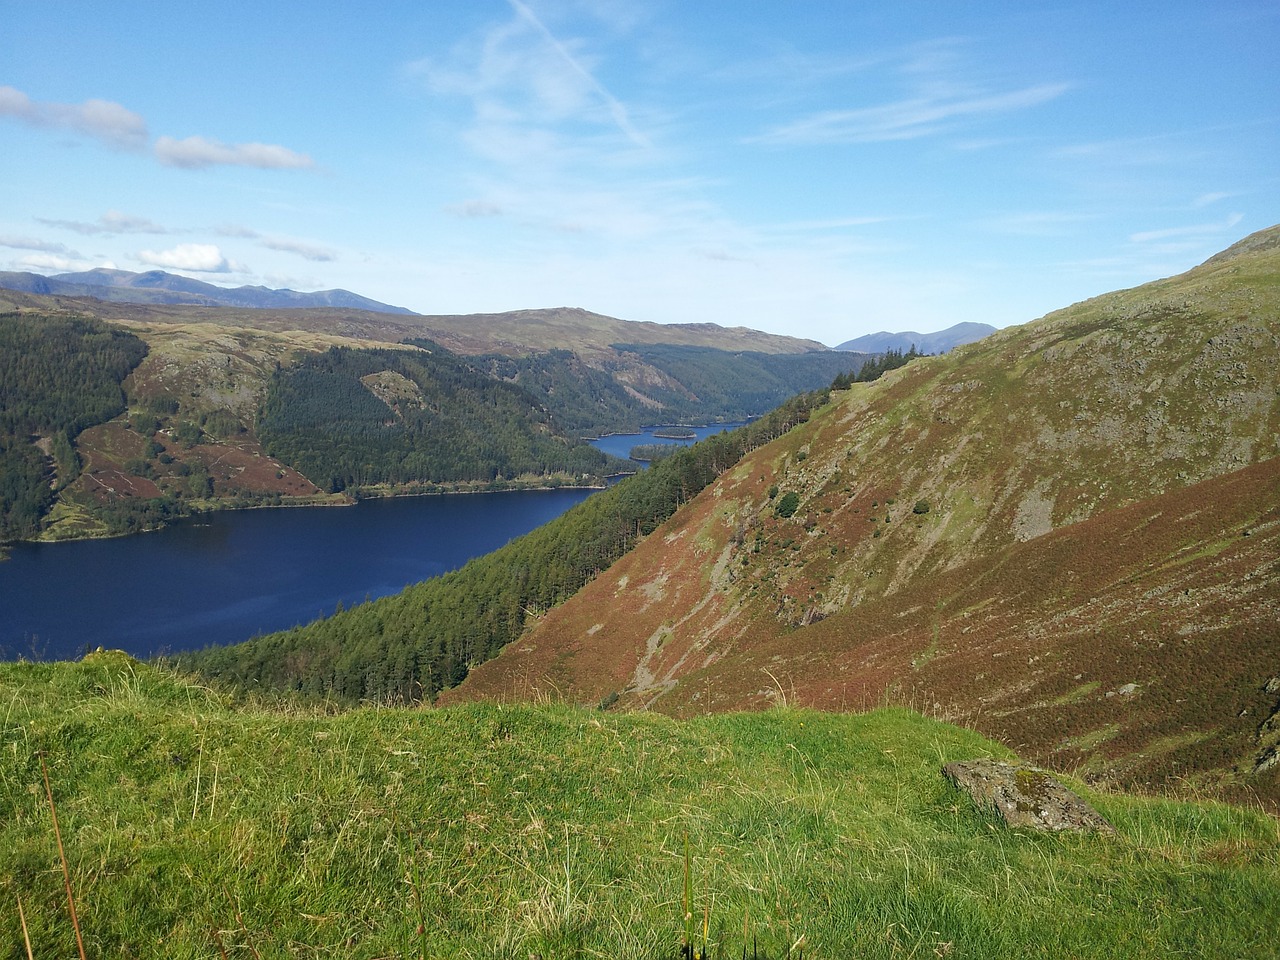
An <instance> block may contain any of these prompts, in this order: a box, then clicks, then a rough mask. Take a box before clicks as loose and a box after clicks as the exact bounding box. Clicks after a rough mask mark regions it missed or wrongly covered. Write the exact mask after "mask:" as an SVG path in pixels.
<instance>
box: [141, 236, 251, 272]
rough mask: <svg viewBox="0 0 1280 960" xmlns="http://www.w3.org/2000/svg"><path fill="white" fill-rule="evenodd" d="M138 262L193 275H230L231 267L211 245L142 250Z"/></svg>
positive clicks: (199, 244) (182, 244)
mask: <svg viewBox="0 0 1280 960" xmlns="http://www.w3.org/2000/svg"><path fill="white" fill-rule="evenodd" d="M136 259H137V260H138V261H139V262H141V263H146V264H150V265H151V266H153V267H164V268H166V269H170V270H190V271H193V272H195V273H231V272H232V269H233V265H232V264H231V263H230V261H228V260H227V258H226V257H224V256H223V255H222V251H221V250H219V249H218V248H217V247H216V246H214V245H213V244H211V243H180V244H178V245H177V246H176V247H174V248H173V249H171V250H142V251H140V252H139V253H138V255H137V258H136Z"/></svg>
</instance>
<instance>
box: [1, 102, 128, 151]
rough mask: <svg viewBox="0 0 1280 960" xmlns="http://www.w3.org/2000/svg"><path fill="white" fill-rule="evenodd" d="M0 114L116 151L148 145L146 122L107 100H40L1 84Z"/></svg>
mask: <svg viewBox="0 0 1280 960" xmlns="http://www.w3.org/2000/svg"><path fill="white" fill-rule="evenodd" d="M0 117H11V118H13V119H15V120H19V121H21V122H23V123H27V124H30V125H31V126H34V127H49V128H52V129H57V130H69V131H71V132H73V133H78V134H80V135H82V136H86V137H91V138H92V139H95V140H98V141H100V142H102V143H104V144H106V145H107V146H109V147H113V148H115V149H119V150H142V149H145V147H146V145H147V139H148V134H147V122H146V121H145V120H143V119H142V117H140V116H138V114H136V113H134V112H133V111H132V110H128V109H126V108H125V107H122V106H121V105H120V104H118V103H113V102H112V101H110V100H85V101H84V102H83V103H52V102H41V101H38V100H32V99H31V98H30V97H29V96H27V95H26V94H25V93H23V92H22V91H21V90H18V89H16V88H14V87H0Z"/></svg>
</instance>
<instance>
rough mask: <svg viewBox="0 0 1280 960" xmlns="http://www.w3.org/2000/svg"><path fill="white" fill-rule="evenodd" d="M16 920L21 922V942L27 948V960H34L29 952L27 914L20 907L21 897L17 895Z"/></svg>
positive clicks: (29, 941)
mask: <svg viewBox="0 0 1280 960" xmlns="http://www.w3.org/2000/svg"><path fill="white" fill-rule="evenodd" d="M18 922H19V923H21V924H22V943H23V945H25V946H26V948H27V960H35V955H34V954H33V953H32V952H31V934H30V933H28V932H27V915H26V913H25V912H23V909H22V897H21V896H19V897H18Z"/></svg>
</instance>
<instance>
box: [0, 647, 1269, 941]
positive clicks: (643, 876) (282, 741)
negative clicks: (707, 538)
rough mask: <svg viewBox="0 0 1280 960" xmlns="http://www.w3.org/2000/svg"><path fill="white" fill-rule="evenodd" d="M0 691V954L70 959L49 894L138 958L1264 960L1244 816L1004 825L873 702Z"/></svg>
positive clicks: (102, 656) (114, 662) (1255, 871)
mask: <svg viewBox="0 0 1280 960" xmlns="http://www.w3.org/2000/svg"><path fill="white" fill-rule="evenodd" d="M0 696H2V697H3V698H4V702H5V704H6V709H5V714H4V717H5V719H4V723H3V726H0V748H2V749H3V751H4V754H5V756H6V758H7V760H6V762H5V764H3V765H0V803H3V805H4V810H5V812H6V813H5V817H4V818H3V820H0V891H2V892H3V896H4V897H5V901H6V907H5V909H3V910H0V942H3V943H4V944H5V945H6V948H7V953H8V954H9V955H12V956H15V957H16V956H26V955H27V954H28V950H29V951H30V953H31V954H32V955H34V956H37V957H51V956H60V957H65V956H75V955H77V945H76V934H75V933H74V931H73V928H72V922H71V920H70V916H69V909H68V888H69V890H70V902H71V903H72V904H73V905H74V907H75V912H76V916H77V919H78V926H79V929H80V930H81V931H82V937H83V941H84V947H85V953H86V954H87V955H88V956H91V957H117V956H118V957H135V958H138V960H144V958H151V957H165V958H170V957H206V956H226V957H273V956H285V955H307V956H348V957H367V958H374V957H392V956H395V957H408V956H415V957H439V956H450V957H478V956H503V957H526V956H544V957H574V958H585V957H599V956H607V957H616V958H635V960H641V958H644V960H651V958H672V960H675V958H677V957H679V956H681V955H682V954H681V951H682V943H684V942H687V943H688V945H689V948H690V949H689V951H688V952H685V953H684V954H683V955H684V956H689V955H691V954H693V953H695V951H696V953H697V954H702V955H706V956H713V957H737V956H741V955H744V954H747V951H748V949H749V951H750V952H749V954H747V955H750V956H753V957H770V958H782V957H787V956H789V957H794V958H796V960H799V958H800V957H807V956H813V957H866V958H886V960H887V958H890V957H900V956H924V957H929V956H956V957H972V958H1006V957H1013V956H1016V957H1040V958H1055V960H1056V958H1059V957H1077V958H1082V960H1086V958H1106V957H1116V956H1124V957H1130V958H1151V960H1157V958H1158V960H1164V958H1166V957H1170V956H1179V955H1181V956H1216V955H1223V954H1224V953H1226V954H1228V955H1230V956H1232V957H1239V958H1255V957H1256V958H1263V957H1270V956H1272V955H1273V953H1274V934H1275V930H1274V920H1275V917H1276V916H1277V913H1278V912H1280V902H1278V900H1277V896H1278V894H1277V891H1278V890H1280V882H1278V881H1280V837H1278V836H1277V832H1276V823H1275V821H1274V820H1273V819H1272V818H1270V817H1267V816H1265V815H1264V814H1262V813H1260V812H1258V811H1256V810H1246V809H1239V808H1232V807H1226V806H1221V805H1216V804H1211V803H1195V804H1191V803H1177V802H1172V801H1168V800H1158V799H1143V798H1137V797H1131V796H1125V795H1123V794H1119V793H1113V792H1093V791H1084V792H1086V793H1087V795H1088V799H1090V800H1091V801H1092V802H1093V803H1094V804H1095V806H1096V807H1097V808H1098V810H1099V812H1100V813H1101V814H1102V815H1103V816H1105V817H1106V818H1107V819H1108V820H1109V821H1110V822H1111V823H1112V824H1113V825H1114V826H1115V830H1116V834H1115V835H1114V836H1105V835H1075V834H1072V835H1043V834H1031V833H1028V832H1026V831H1022V830H1017V831H1014V830H1009V829H1007V828H1005V827H1003V826H1001V825H1000V824H999V822H998V821H997V820H996V819H995V818H994V817H993V816H992V815H990V814H989V813H987V812H984V811H981V810H979V809H977V808H975V807H974V806H973V805H972V804H971V803H970V802H969V800H968V798H967V797H964V796H963V795H961V794H960V793H958V792H957V791H956V790H954V789H953V788H952V787H951V786H950V785H949V784H948V783H947V782H946V781H945V780H944V779H943V777H942V776H941V775H940V768H941V766H942V765H943V764H944V763H946V762H949V761H953V760H966V759H971V758H978V757H988V756H994V757H998V758H1008V757H1009V756H1010V754H1009V751H1008V750H1007V749H1006V748H1004V747H1002V746H999V745H998V744H995V743H992V742H989V741H987V740H984V739H983V738H982V737H980V736H979V735H977V734H976V733H974V732H972V731H968V730H962V729H959V728H957V727H954V726H950V725H947V724H944V723H940V722H938V721H935V720H930V719H926V718H925V717H922V716H920V715H918V714H914V713H911V712H908V711H905V710H901V709H889V710H878V711H874V712H872V713H869V714H865V715H861V716H849V715H834V714H820V713H814V712H810V711H799V710H793V709H779V710H772V711H768V712H764V713H757V714H727V715H721V716H716V717H706V718H698V719H695V720H690V721H676V720H672V719H670V718H667V717H662V716H659V715H655V714H612V713H602V712H600V711H597V710H582V709H572V708H568V707H564V706H554V705H549V706H542V707H514V708H513V707H503V706H499V705H495V704H472V705H466V706H462V707H457V708H452V709H448V710H406V709H388V708H368V709H362V710H352V711H346V712H342V713H336V714H335V713H332V712H330V711H325V710H314V711H311V710H306V709H301V708H298V707H297V706H296V705H295V706H285V705H271V704H265V703H255V702H237V701H233V700H231V699H229V698H227V697H225V696H222V695H219V694H217V693H215V692H213V691H211V690H210V689H208V688H207V687H204V686H200V685H195V684H192V683H191V682H189V681H186V680H183V679H181V678H176V677H172V676H170V675H167V674H165V673H162V672H160V671H158V670H156V669H154V668H151V667H147V666H144V665H141V664H138V663H136V662H134V661H131V660H129V658H127V657H125V656H124V655H122V654H119V653H96V654H91V655H90V656H88V657H86V658H85V660H84V661H82V662H78V663H56V664H0ZM46 778H47V779H46ZM46 783H47V784H48V787H49V792H48V794H46ZM50 796H51V797H52V804H51V801H50V799H49V797H50ZM55 814H56V819H57V823H58V831H57V833H55V830H54V828H53V824H52V817H53V815H55ZM62 856H65V863H66V867H67V875H68V878H69V879H68V883H67V885H66V886H65V887H64V882H63V873H62V867H61V862H62ZM158 892H162V893H163V895H157V894H158Z"/></svg>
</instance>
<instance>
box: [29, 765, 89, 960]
mask: <svg viewBox="0 0 1280 960" xmlns="http://www.w3.org/2000/svg"><path fill="white" fill-rule="evenodd" d="M40 771H41V772H42V773H43V774H44V792H45V796H47V797H48V798H49V813H50V815H51V816H52V817H53V836H54V839H55V840H57V841H58V858H59V859H60V860H61V861H62V879H63V881H64V882H65V883H66V886H67V909H68V910H69V911H70V912H71V927H72V929H74V930H75V932H76V948H77V949H78V950H79V951H80V960H86V957H85V952H84V938H83V937H81V936H80V918H79V917H77V916H76V901H75V897H73V896H72V895H71V868H70V867H68V866H67V853H66V851H65V850H64V849H63V848H62V831H61V830H60V829H58V808H57V806H55V805H54V802H53V788H52V787H50V786H49V768H48V767H47V766H46V765H45V762H44V753H41V754H40Z"/></svg>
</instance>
